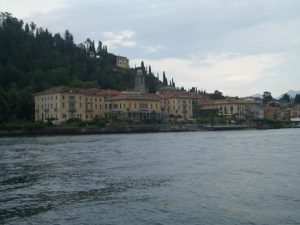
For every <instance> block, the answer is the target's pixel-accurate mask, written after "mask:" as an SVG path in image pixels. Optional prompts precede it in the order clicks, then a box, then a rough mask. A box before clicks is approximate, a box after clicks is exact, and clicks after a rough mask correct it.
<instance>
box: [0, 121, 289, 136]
mask: <svg viewBox="0 0 300 225" xmlns="http://www.w3.org/2000/svg"><path fill="white" fill-rule="evenodd" d="M286 128H290V127H286ZM262 129H263V130H264V129H275V128H271V127H259V128H257V127H250V126H213V127H210V126H209V127H199V126H198V125H190V124H189V125H148V126H126V127H125V126H124V127H104V128H97V127H84V128H79V127H72V128H66V127H46V128H38V129H13V130H0V137H17V136H56V135H88V134H126V133H127V134H130V133H166V132H196V131H231V130H262Z"/></svg>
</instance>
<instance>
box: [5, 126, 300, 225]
mask: <svg viewBox="0 0 300 225" xmlns="http://www.w3.org/2000/svg"><path fill="white" fill-rule="evenodd" d="M0 224H14V225H15V224H22V225H23V224H70V225H71V224H72V225H73V224H120V225H121V224H122V225H126V224H128V225H135V224H149V225H150V224H151V225H152V224H172V225H174V224H205V225H209V224H228V225H234V224H237V225H241V224H252V225H256V224H271V225H277V224H300V129H280V130H250V131H226V132H182V133H154V134H128V135H127V134H120V135H87V136H84V135H83V136H53V137H21V138H20V137H18V138H0Z"/></svg>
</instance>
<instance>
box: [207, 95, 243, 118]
mask: <svg viewBox="0 0 300 225" xmlns="http://www.w3.org/2000/svg"><path fill="white" fill-rule="evenodd" d="M201 109H217V110H218V115H219V116H220V117H223V118H226V119H232V120H238V119H245V118H246V106H245V103H244V102H243V101H241V99H238V98H232V97H228V98H225V99H216V100H212V99H206V101H204V102H203V105H202V107H201Z"/></svg>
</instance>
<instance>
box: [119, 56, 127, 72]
mask: <svg viewBox="0 0 300 225" xmlns="http://www.w3.org/2000/svg"><path fill="white" fill-rule="evenodd" d="M116 65H117V66H118V67H121V68H124V69H129V68H130V67H129V59H128V58H126V57H124V56H117V63H116Z"/></svg>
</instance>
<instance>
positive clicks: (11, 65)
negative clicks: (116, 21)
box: [0, 13, 175, 123]
mask: <svg viewBox="0 0 300 225" xmlns="http://www.w3.org/2000/svg"><path fill="white" fill-rule="evenodd" d="M141 69H142V70H143V72H144V74H145V75H146V88H147V89H148V90H149V92H152V93H153V92H155V91H156V90H157V88H159V87H161V86H168V85H171V86H175V83H174V82H173V79H172V80H171V81H170V82H169V83H168V80H167V78H166V76H165V73H163V81H162V82H161V81H159V79H158V77H157V76H155V75H154V74H153V73H152V71H151V66H148V67H147V66H145V65H144V62H141ZM135 73H136V69H135V68H134V69H122V68H118V67H117V66H116V56H115V55H114V54H112V53H109V52H108V51H107V46H104V45H102V42H101V41H99V42H98V43H97V46H96V45H95V43H94V41H92V40H90V39H89V38H87V39H86V41H85V42H84V43H80V44H76V43H74V39H73V35H72V34H71V33H70V32H69V31H68V30H66V31H65V32H64V34H63V35H61V34H59V33H56V34H54V35H53V34H52V33H51V32H49V31H48V30H47V29H44V28H39V27H37V25H36V24H34V23H33V22H31V23H30V24H28V23H24V22H23V21H22V20H19V19H17V18H15V17H13V16H12V15H11V14H9V13H0V123H1V122H5V121H9V120H33V116H34V100H33V94H34V93H36V92H39V91H41V90H44V89H47V88H50V87H53V86H58V85H70V86H74V87H82V88H89V87H100V88H110V89H115V90H129V89H132V88H133V86H134V75H135Z"/></svg>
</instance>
